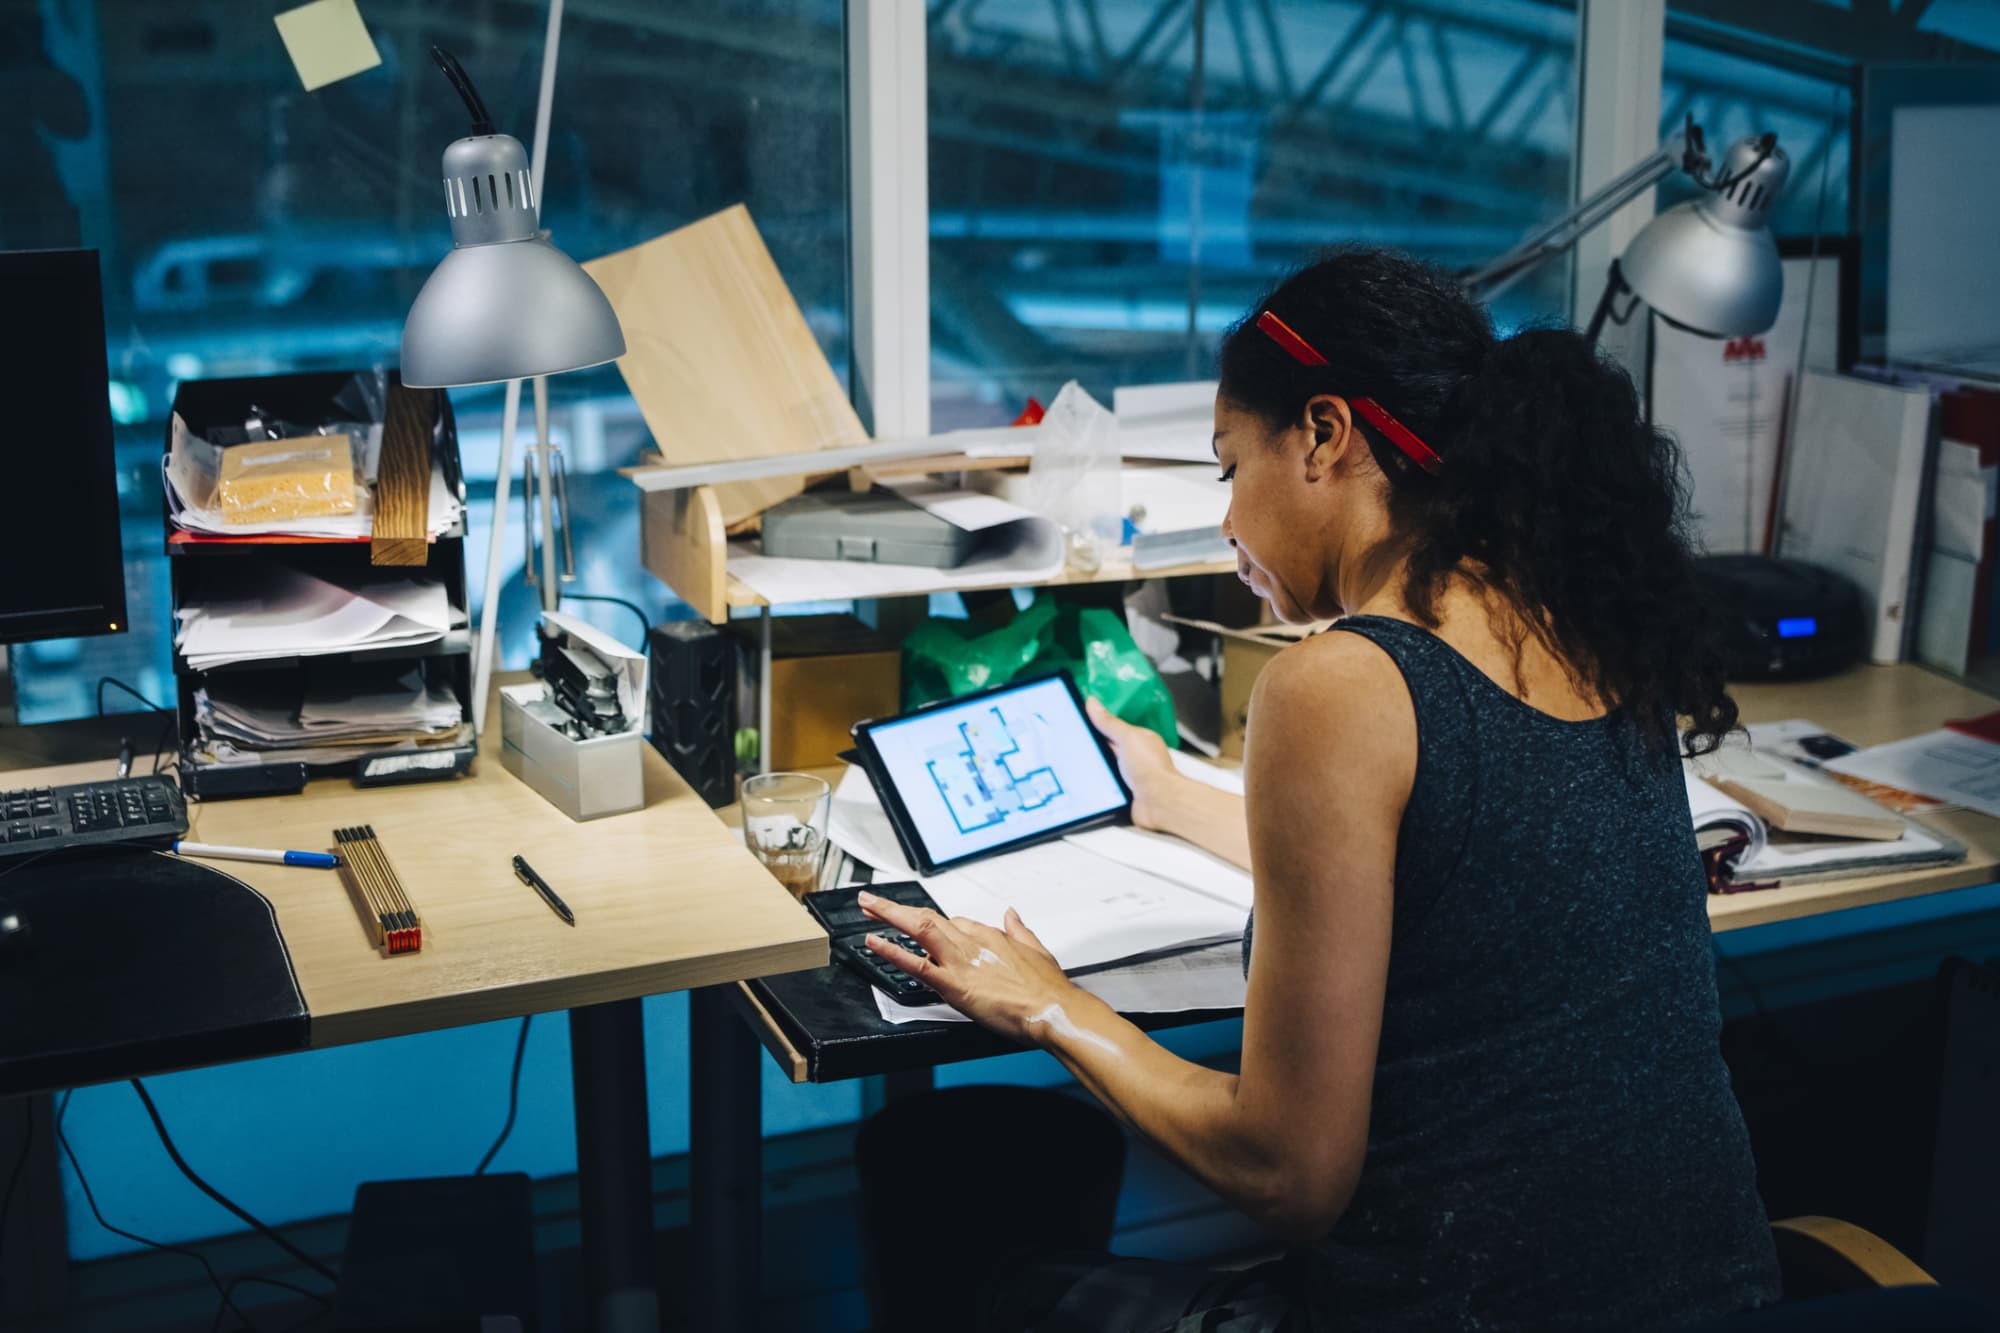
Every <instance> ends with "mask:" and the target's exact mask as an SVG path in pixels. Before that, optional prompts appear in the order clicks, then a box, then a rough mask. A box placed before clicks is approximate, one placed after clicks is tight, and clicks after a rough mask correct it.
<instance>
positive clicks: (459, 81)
mask: <svg viewBox="0 0 2000 1333" xmlns="http://www.w3.org/2000/svg"><path fill="white" fill-rule="evenodd" d="M431 59H432V60H435V61H436V62H437V67H438V68H439V69H441V70H443V71H444V76H445V77H446V78H447V79H450V80H451V86H452V87H453V88H456V89H457V90H458V95H459V97H460V98H461V99H462V100H463V101H464V102H465V109H466V110H467V111H468V112H470V113H471V115H472V132H473V133H474V134H491V133H493V117H492V116H491V115H490V114H488V112H487V110H486V103H485V101H484V100H483V99H482V98H481V97H480V96H479V90H478V89H477V88H475V87H473V86H472V79H471V77H470V76H468V75H467V74H466V72H465V66H463V65H461V64H459V63H458V57H457V56H455V55H453V54H452V53H451V52H449V51H447V50H445V49H444V48H443V47H442V46H439V45H437V44H436V43H435V42H433V43H432V44H431Z"/></svg>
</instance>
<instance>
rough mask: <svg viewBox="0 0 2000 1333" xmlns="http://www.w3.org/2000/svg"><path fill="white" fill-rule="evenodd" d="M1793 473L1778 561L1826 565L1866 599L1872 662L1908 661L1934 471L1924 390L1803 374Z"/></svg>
mask: <svg viewBox="0 0 2000 1333" xmlns="http://www.w3.org/2000/svg"><path fill="white" fill-rule="evenodd" d="M1798 401H1799V421H1798V429H1797V430H1795V431H1794V432H1793V433H1792V439H1793V445H1792V454H1791V458H1790V460H1789V461H1788V462H1787V463H1786V465H1785V466H1786V470H1787V473H1788V474H1789V476H1790V478H1791V480H1790V481H1789V483H1787V485H1786V488H1785V513H1784V526H1783V530H1782V532H1781V533H1780V541H1779V546H1778V551H1779V554H1781V555H1785V556H1790V557H1791V558H1793V559H1795V560H1804V561H1807V562H1808V563H1811V564H1816V565H1823V566H1825V567H1826V568H1828V569H1831V570H1833V571H1835V572H1836V573H1839V574H1843V575H1845V576H1846V577H1847V578H1849V579H1852V580H1853V581H1854V583H1855V584H1856V585H1857V586H1858V587H1859V588H1860V589H1861V601H1862V607H1863V614H1864V615H1865V616H1866V617H1867V620H1868V623H1869V625H1870V627H1871V640H1870V647H1869V653H1868V656H1869V659H1870V660H1871V661H1873V662H1876V663H1878V664H1880V665H1884V666H1889V665H1894V664H1895V663H1897V662H1900V661H1902V660H1903V647H1904V643H1905V638H1906V635H1907V632H1908V627H1909V626H1910V625H1911V624H1913V623H1914V622H1915V619H1916V608H1915V607H1913V606H1911V605H1909V596H1910V581H1911V580H1910V570H1911V565H1912V562H1913V560H1914V559H1915V557H1916V551H1915V546H1916V538H1917V530H1918V526H1919V519H1920V517H1921V514H1922V499H1923V491H1924V482H1925V480H1926V477H1925V469H1926V468H1927V467H1928V466H1929V465H1930V458H1929V454H1930V450H1929V448H1928V446H1929V444H1930V442H1931V397H1930V391H1929V390H1928V389H1923V388H1905V387H1902V386H1899V385H1894V384H1879V383H1875V382H1873V381H1870V380H1863V379H1857V378H1854V377H1851V376H1846V375H1826V374H1821V373H1820V372H1818V371H1808V372H1806V378H1805V383H1804V384H1803V385H1801V386H1800V389H1799V400H1798Z"/></svg>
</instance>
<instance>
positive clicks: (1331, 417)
mask: <svg viewBox="0 0 2000 1333" xmlns="http://www.w3.org/2000/svg"><path fill="white" fill-rule="evenodd" d="M1299 424H1300V426H1301V428H1302V429H1303V430H1304V431H1305V432H1306V438H1307V444H1306V480H1308V481H1317V480H1319V478H1320V477H1322V476H1324V475H1327V474H1329V473H1331V472H1332V471H1333V469H1335V468H1337V467H1339V466H1340V465H1341V463H1342V462H1343V461H1344V460H1345V459H1346V458H1347V456H1348V454H1349V453H1350V452H1351V446H1352V444H1353V442H1354V439H1355V435H1354V418H1353V417H1352V416H1351V415H1350V411H1349V408H1348V406H1347V400H1346V399H1345V398H1341V397H1339V396H1337V395H1335V394H1330V393H1322V394H1316V395H1314V396H1313V397H1312V398H1311V399H1310V400H1309V401H1308V402H1307V403H1306V406H1305V412H1304V414H1303V420H1301V422H1300V423H1299Z"/></svg>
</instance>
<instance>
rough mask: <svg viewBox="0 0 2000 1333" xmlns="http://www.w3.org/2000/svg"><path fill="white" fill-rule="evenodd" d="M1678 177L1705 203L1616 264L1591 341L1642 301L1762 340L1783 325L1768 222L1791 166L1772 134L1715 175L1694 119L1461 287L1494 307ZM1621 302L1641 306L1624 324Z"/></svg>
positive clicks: (1740, 146) (1640, 241) (1693, 203)
mask: <svg viewBox="0 0 2000 1333" xmlns="http://www.w3.org/2000/svg"><path fill="white" fill-rule="evenodd" d="M1676 170H1680V171H1685V172H1687V174H1688V175H1689V176H1690V177H1691V178H1692V179H1693V180H1694V182H1695V184H1697V185H1699V186H1700V187H1701V189H1702V194H1701V195H1700V197H1698V198H1695V199H1690V200H1688V201H1686V202H1685V203H1680V204H1676V205H1674V206H1673V207H1672V208H1670V209H1668V210H1667V211H1666V212H1664V213H1661V214H1659V215H1658V216H1657V217H1655V218H1653V220H1652V221H1650V222H1648V223H1647V224H1646V225H1645V227H1644V228H1643V229H1641V230H1640V232H1639V234H1638V235H1637V236H1634V237H1633V238H1632V243H1631V244H1630V245H1628V246H1626V247H1625V253H1624V255H1622V256H1621V257H1620V258H1618V259H1614V260H1612V261H1611V272H1610V275H1609V277H1608V279H1607V281H1606V282H1605V286H1604V295H1603V296H1602V297H1601V298H1600V299H1599V300H1598V303H1597V310H1596V312H1595V313H1594V314H1593V315H1592V316H1591V318H1590V327H1589V329H1588V333H1589V335H1590V338H1591V341H1593V342H1595V341H1596V340H1597V336H1598V334H1599V333H1601V332H1602V331H1603V328H1604V321H1605V320H1606V319H1607V318H1609V319H1613V320H1614V321H1615V322H1617V323H1623V322H1624V321H1625V319H1627V318H1630V316H1631V312H1632V309H1633V308H1635V307H1636V305H1637V302H1638V301H1643V302H1645V303H1646V304H1647V305H1649V306H1651V307H1652V308H1653V310H1654V311H1655V312H1656V313H1658V314H1659V315H1660V317H1661V318H1663V319H1665V320H1666V321H1667V322H1668V323H1670V324H1675V325H1678V326H1679V327H1681V328H1684V329H1687V330H1688V331H1689V332H1692V333H1697V334H1701V335H1703V336H1704V337H1709V338H1740V337H1746V336H1748V335H1750V334H1756V333H1762V332H1764V331H1765V330H1766V329H1769V328H1770V327H1771V325H1772V324H1773V323H1775V322H1776V321H1777V318H1778V303H1779V301H1780V300H1781V298H1782V297H1783V296H1784V289H1785V282H1784V269H1783V267H1782V266H1781V265H1780V264H1779V262H1778V245H1777V242H1776V241H1774V240H1773V239H1772V238H1771V229H1770V225H1769V222H1770V216H1771V209H1772V207H1773V206H1774V205H1775V204H1776V203H1777V201H1778V196H1779V195H1780V194H1781V193H1782V192H1783V190H1784V187H1785V177H1786V176H1787V175H1788V174H1789V173H1790V171H1791V163H1790V160H1789V159H1788V158H1786V156H1785V154H1784V151H1783V150H1782V149H1780V148H1779V147H1778V137H1777V136H1776V135H1775V134H1763V135H1755V136H1751V137H1746V138H1743V139H1739V140H1737V141H1736V143H1735V144H1734V145H1732V146H1731V147H1730V149H1729V151H1728V153H1726V154H1725V155H1724V156H1723V160H1722V170H1721V171H1720V172H1716V171H1714V170H1713V169H1712V164H1711V163H1710V161H1709V157H1708V153H1707V151H1706V148H1705V146H1704V142H1703V136H1702V132H1701V127H1700V126H1698V125H1696V124H1695V123H1694V121H1693V119H1692V118H1690V119H1689V120H1688V122H1687V125H1686V127H1685V128H1684V129H1682V130H1679V131H1677V132H1675V133H1674V134H1671V135H1669V136H1668V137H1667V139H1666V141H1665V142H1664V143H1662V144H1661V145H1660V147H1659V149H1658V150H1657V151H1655V152H1654V153H1653V155H1652V156H1651V157H1648V158H1646V159H1645V160H1644V161H1643V162H1640V163H1639V164H1638V165H1636V166H1634V167H1632V168H1631V169H1630V170H1628V171H1626V172H1625V173H1624V174H1623V175H1621V176H1619V177H1618V178H1617V179H1615V180H1613V181H1611V182H1610V183H1609V184H1607V185H1606V186H1605V187H1604V188H1603V189H1601V190H1599V191H1598V192H1597V193H1595V194H1593V195H1591V196H1590V197H1589V198H1588V199H1585V200H1583V201H1582V202H1581V203H1579V204H1578V205H1577V206H1576V207H1575V208H1573V209H1571V210H1570V211H1569V212H1568V213H1566V214H1564V215H1563V216H1562V217H1560V218H1557V219H1556V220H1555V221H1554V222H1551V223H1549V224H1548V225H1547V226H1545V227H1543V228H1542V229H1541V230H1539V231H1537V232H1535V233H1534V234H1533V235H1531V236H1529V237H1528V238H1527V239H1526V240H1524V241H1522V242H1521V243H1520V244H1519V245H1517V246H1515V247H1514V248H1513V249H1511V250H1509V251H1507V253H1505V254H1503V255H1499V256H1497V257H1495V258H1493V259H1490V260H1488V261H1487V262H1486V263H1484V264H1481V265H1480V266H1479V267H1478V268H1475V269H1473V270H1471V271H1470V272H1467V273H1464V274H1461V275H1460V279H1459V280H1460V281H1461V282H1462V283H1464V285H1465V287H1466V290H1468V291H1469V292H1471V293H1472V294H1473V295H1474V296H1476V297H1478V298H1479V299H1480V300H1482V301H1491V300H1492V299H1493V298H1494V297H1496V296H1498V295H1499V294H1500V293H1501V292H1504V291H1506V290H1507V289H1508V288H1509V287H1511V286H1513V285H1514V284H1515V283H1516V282H1519V281H1520V280H1521V279H1522V278H1524V277H1526V276H1527V275H1528V274H1529V273H1530V272H1531V271H1533V270H1534V269H1535V268H1536V267H1538V266H1539V265H1540V264H1541V263H1542V262H1543V261H1544V260H1547V259H1551V258H1553V257H1554V256H1556V255H1558V254H1560V253H1562V252H1563V251H1564V250H1567V249H1568V248H1569V247H1570V246H1572V245H1574V244H1575V243H1576V241H1577V240H1578V238H1580V237H1581V236H1582V235H1583V234H1584V233H1585V232H1588V231H1590V230H1591V229H1592V228H1593V227H1596V226H1597V225H1598V224H1599V223H1601V222H1603V221H1604V220H1605V219H1606V218H1608V217H1610V216H1611V215H1612V214H1613V213H1616V212H1617V211H1618V210H1619V209H1620V208H1623V207H1624V206H1625V205H1626V204H1627V203H1629V202H1630V201H1632V200H1633V199H1635V198H1637V197H1638V196H1639V195H1640V194H1642V193H1644V192H1645V191H1647V190H1650V189H1651V188H1652V187H1653V186H1654V185H1655V184H1657V183H1658V182H1659V181H1661V180H1663V179H1665V178H1666V177H1667V176H1669V175H1671V174H1673V172H1675V171H1676ZM1621 293H1630V294H1631V295H1633V296H1634V297H1635V298H1637V300H1636V301H1635V302H1634V303H1633V306H1631V307H1628V308H1627V309H1626V312H1625V314H1624V315H1623V316H1619V315H1615V314H1614V313H1613V307H1614V306H1615V305H1616V303H1617V299H1618V297H1619V295H1620V294H1621Z"/></svg>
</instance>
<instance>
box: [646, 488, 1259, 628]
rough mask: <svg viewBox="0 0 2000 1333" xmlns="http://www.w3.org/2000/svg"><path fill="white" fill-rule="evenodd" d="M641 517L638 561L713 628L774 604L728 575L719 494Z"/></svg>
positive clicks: (973, 587)
mask: <svg viewBox="0 0 2000 1333" xmlns="http://www.w3.org/2000/svg"><path fill="white" fill-rule="evenodd" d="M640 505H641V508H642V510H643V511H644V512H643V513H642V514H641V517H640V525H639V556H640V560H641V562H642V563H643V564H644V565H645V567H646V569H647V571H648V572H650V573H651V574H652V575H653V576H654V577H655V578H657V579H659V580H660V581H661V582H662V583H664V584H666V585H667V586H668V587H669V588H671V589H673V590H674V593H675V595H676V596H678V597H679V598H680V599H681V600H682V601H684V602H686V603H687V604H688V605H689V606H692V607H693V608H694V609H695V611H696V612H697V613H698V614H700V615H701V616H702V617H703V618H705V619H707V620H709V621H712V622H714V623H716V624H721V623H722V622H723V621H725V620H727V619H729V613H730V611H731V610H732V609H735V608H741V607H762V606H768V605H770V603H769V602H768V601H767V600H766V599H765V598H764V596H763V594H761V593H759V592H758V591H757V590H756V589H754V588H752V587H750V586H749V585H748V584H746V583H744V582H743V581H742V580H740V579H738V578H736V577H735V576H734V575H732V574H730V572H729V553H730V549H731V548H730V545H729V540H728V537H727V535H726V533H725V530H724V524H723V520H722V507H721V505H720V503H719V502H718V500H717V497H716V493H715V491H714V488H712V487H708V486H696V487H694V488H692V489H690V490H684V491H649V492H646V493H644V494H643V495H642V497H641V499H640ZM1235 572H1236V562H1235V561H1234V560H1211V561H1206V562H1203V563H1200V564H1193V565H1172V566H1169V567H1167V568H1164V569H1146V570H1137V569H1134V568H1133V567H1132V556H1131V553H1130V551H1128V550H1125V549H1120V550H1118V551H1117V552H1114V553H1113V555H1112V556H1111V558H1109V559H1107V560H1106V561H1105V562H1104V564H1103V565H1102V566H1100V567H1099V568H1098V569H1097V570H1095V571H1094V572H1092V573H1089V574H1084V573H1079V572H1076V571H1073V570H1065V571H1063V572H1062V573H1061V574H1059V575H1057V576H1056V577H1054V578H1048V579H1027V578H1022V577H1021V576H1020V575H1018V574H1016V575H1000V576H997V577H995V578H994V579H992V580H991V581H984V582H980V583H973V584H947V583H944V582H942V581H941V582H939V583H937V584H935V585H930V586H925V587H920V588H916V589H912V590H911V591H910V592H908V593H904V594H899V595H901V596H909V597H922V596H927V595H928V594H930V593H933V592H948V591H977V590H982V589H993V588H1054V587H1063V586H1066V585H1077V584H1086V583H1123V582H1127V581H1130V580H1133V579H1171V578H1183V577H1186V576H1189V575H1195V574H1233V573H1235Z"/></svg>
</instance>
